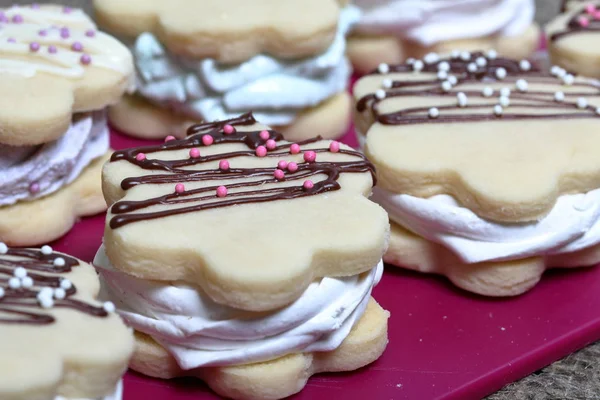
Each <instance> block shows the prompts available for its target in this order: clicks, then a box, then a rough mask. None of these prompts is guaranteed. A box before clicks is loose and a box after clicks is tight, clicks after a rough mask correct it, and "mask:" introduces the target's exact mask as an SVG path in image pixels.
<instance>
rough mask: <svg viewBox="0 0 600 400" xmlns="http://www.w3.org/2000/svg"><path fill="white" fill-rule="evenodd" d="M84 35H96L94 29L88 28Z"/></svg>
mask: <svg viewBox="0 0 600 400" xmlns="http://www.w3.org/2000/svg"><path fill="white" fill-rule="evenodd" d="M85 36H87V37H94V36H96V31H95V30H93V29H89V30H87V31H85Z"/></svg>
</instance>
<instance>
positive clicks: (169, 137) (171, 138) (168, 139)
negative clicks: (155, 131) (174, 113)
mask: <svg viewBox="0 0 600 400" xmlns="http://www.w3.org/2000/svg"><path fill="white" fill-rule="evenodd" d="M171 140H175V136H173V135H169V136H167V137H166V138H165V143H166V142H170V141H171Z"/></svg>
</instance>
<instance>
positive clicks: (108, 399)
mask: <svg viewBox="0 0 600 400" xmlns="http://www.w3.org/2000/svg"><path fill="white" fill-rule="evenodd" d="M122 399H123V381H119V383H117V386H116V387H115V391H114V392H113V393H112V394H109V395H108V396H105V397H100V398H98V399H96V400H122ZM54 400H94V399H84V398H76V399H73V398H66V397H63V396H56V397H54Z"/></svg>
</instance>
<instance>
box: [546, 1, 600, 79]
mask: <svg viewBox="0 0 600 400" xmlns="http://www.w3.org/2000/svg"><path fill="white" fill-rule="evenodd" d="M546 35H547V37H548V53H549V55H550V60H551V61H552V62H553V63H554V64H556V65H559V66H561V67H562V68H564V69H566V70H567V71H571V72H572V73H577V74H581V75H585V76H589V77H591V78H596V79H597V78H600V49H599V48H598V39H599V38H600V1H591V2H586V3H584V2H580V3H578V4H577V5H576V6H573V7H569V11H567V12H565V13H563V14H560V15H559V16H558V17H556V18H555V19H554V20H553V21H551V22H549V23H548V25H547V26H546Z"/></svg>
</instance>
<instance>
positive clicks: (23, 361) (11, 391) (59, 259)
mask: <svg viewBox="0 0 600 400" xmlns="http://www.w3.org/2000/svg"><path fill="white" fill-rule="evenodd" d="M98 289H99V284H98V278H97V276H96V273H95V271H94V269H93V268H92V267H91V266H90V265H87V264H83V263H81V262H80V261H78V260H77V259H75V258H72V257H69V256H67V255H64V254H60V253H56V252H53V251H52V249H51V248H50V247H49V246H44V247H42V248H41V249H12V248H7V246H6V245H5V244H4V243H0V336H1V337H2V341H0V351H1V352H2V359H1V360H0V364H2V374H0V398H3V399H7V398H8V399H19V400H20V399H23V400H25V399H33V398H35V399H38V398H45V399H47V398H54V397H55V396H57V395H62V396H65V397H68V398H83V397H85V398H98V397H101V396H105V395H107V394H109V393H111V392H112V391H114V388H115V385H116V383H117V382H118V381H119V379H120V378H121V375H122V373H123V372H124V371H125V369H126V367H127V362H128V359H129V357H130V355H131V353H132V351H133V335H132V334H131V331H130V330H129V329H128V328H127V327H126V326H125V324H123V322H122V321H121V319H120V318H119V317H118V316H117V315H116V314H114V313H113V312H112V311H114V305H112V304H111V303H105V304H101V303H98V302H96V301H95V300H94V298H95V296H96V294H97V293H98Z"/></svg>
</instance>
